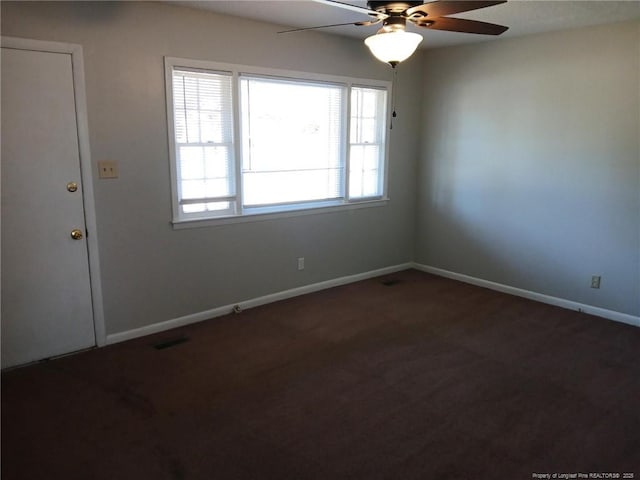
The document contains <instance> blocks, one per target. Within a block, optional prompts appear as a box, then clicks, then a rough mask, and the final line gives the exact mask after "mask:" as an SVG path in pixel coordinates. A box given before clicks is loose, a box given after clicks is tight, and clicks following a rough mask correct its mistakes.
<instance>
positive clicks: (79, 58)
mask: <svg viewBox="0 0 640 480" xmlns="http://www.w3.org/2000/svg"><path fill="white" fill-rule="evenodd" d="M0 46H2V47H7V48H14V49H17V50H32V51H40V52H51V53H66V54H70V55H71V66H72V75H73V92H74V99H75V111H76V123H77V130H78V151H79V155H80V175H81V179H82V200H83V202H84V215H85V225H86V228H87V232H88V234H87V236H86V240H87V251H88V260H89V282H90V285H89V288H90V290H91V303H92V308H93V327H94V332H95V333H94V334H95V343H96V346H98V347H101V346H103V345H106V328H105V322H104V308H103V302H102V281H101V277H100V257H99V254H98V229H97V221H96V211H95V201H94V194H93V169H92V165H91V150H90V144H89V123H88V115H87V95H86V90H85V82H84V57H83V53H82V46H81V45H78V44H73V43H61V42H49V41H43V40H33V39H28V38H18V37H5V36H3V37H0ZM0 169H1V160H0ZM0 175H1V173H0ZM0 222H1V220H0ZM1 228H2V225H1V223H0V229H1Z"/></svg>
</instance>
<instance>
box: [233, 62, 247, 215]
mask: <svg viewBox="0 0 640 480" xmlns="http://www.w3.org/2000/svg"><path fill="white" fill-rule="evenodd" d="M231 91H232V93H231V101H232V107H233V140H234V142H233V145H234V152H233V155H234V162H233V165H234V176H233V187H234V191H235V194H236V198H235V203H236V214H237V215H242V211H243V208H244V205H243V204H242V191H243V188H244V185H243V182H242V155H243V146H242V142H243V138H242V137H241V135H242V134H244V132H242V129H241V126H240V122H241V118H240V75H239V74H238V72H233V81H232V87H231Z"/></svg>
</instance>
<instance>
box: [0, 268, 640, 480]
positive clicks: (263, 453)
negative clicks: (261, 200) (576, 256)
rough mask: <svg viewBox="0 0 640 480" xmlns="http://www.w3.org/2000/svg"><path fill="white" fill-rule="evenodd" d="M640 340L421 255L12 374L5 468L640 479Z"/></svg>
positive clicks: (103, 475)
mask: <svg viewBox="0 0 640 480" xmlns="http://www.w3.org/2000/svg"><path fill="white" fill-rule="evenodd" d="M389 278H392V279H395V280H398V282H397V283H395V284H393V285H389V286H385V285H383V284H382V281H383V280H388V279H389ZM180 335H186V336H187V337H189V339H190V340H189V341H188V342H184V343H180V344H177V345H175V346H172V347H169V348H164V349H156V348H154V347H153V345H155V344H158V343H160V342H164V341H169V340H172V339H175V338H177V337H179V336H180ZM639 356H640V329H638V328H635V327H631V326H627V325H623V324H619V323H615V322H612V321H608V320H604V319H600V318H596V317H591V316H589V315H585V314H581V313H577V312H571V311H567V310H563V309H560V308H555V307H551V306H548V305H544V304H540V303H535V302H531V301H528V300H524V299H521V298H517V297H512V296H509V295H504V294H500V293H496V292H493V291H490V290H486V289H482V288H478V287H474V286H470V285H466V284H463V283H458V282H455V281H451V280H447V279H443V278H438V277H435V276H432V275H428V274H424V273H421V272H417V271H412V270H410V271H405V272H401V273H398V274H394V275H391V276H389V277H385V278H377V279H371V280H367V281H363V282H358V283H354V284H351V285H346V286H343V287H338V288H333V289H330V290H325V291H323V292H319V293H314V294H311V295H306V296H303V297H297V298H294V299H290V300H287V301H282V302H278V303H274V304H271V305H267V306H263V307H259V308H255V309H252V310H247V311H245V312H243V313H241V314H238V315H229V316H226V317H221V318H217V319H214V320H211V321H208V322H203V323H200V324H197V325H192V326H190V327H187V328H181V329H178V330H175V331H171V332H164V333H162V334H158V335H155V336H152V337H145V338H141V339H137V340H134V341H130V342H125V343H121V344H118V345H113V346H110V347H106V348H102V349H98V350H93V351H90V352H86V353H82V354H78V355H74V356H70V357H66V358H61V359H57V360H53V361H49V362H45V363H40V364H37V365H34V366H30V367H26V368H21V369H17V370H13V371H9V372H5V373H3V375H2V479H3V480H14V479H30V480H31V479H42V480H45V479H46V480H51V479H87V480H89V479H157V480H163V479H172V480H179V479H185V480H186V479H316V478H317V479H342V478H345V479H346V478H353V479H382V478H385V479H438V480H441V479H531V478H533V474H534V473H550V474H553V473H574V474H577V473H585V474H591V473H610V472H613V473H620V474H622V473H624V472H633V473H635V478H640V409H639V402H638V401H639V400H640V363H639V361H638V359H639ZM574 478H575V477H574ZM591 478H593V477H591ZM596 478H598V477H596ZM621 478H622V477H621Z"/></svg>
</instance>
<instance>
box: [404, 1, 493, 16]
mask: <svg viewBox="0 0 640 480" xmlns="http://www.w3.org/2000/svg"><path fill="white" fill-rule="evenodd" d="M501 3H506V0H503V1H497V2H485V1H466V2H463V1H456V0H441V1H435V2H429V3H424V4H422V5H418V6H417V7H412V8H409V9H407V13H406V15H407V17H411V16H412V15H414V14H416V13H418V14H420V13H422V14H425V15H427V16H429V17H443V16H445V15H453V14H454V13H462V12H469V11H471V10H478V9H479V8H485V7H492V6H493V5H500V4H501Z"/></svg>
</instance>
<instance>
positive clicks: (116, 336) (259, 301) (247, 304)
mask: <svg viewBox="0 0 640 480" xmlns="http://www.w3.org/2000/svg"><path fill="white" fill-rule="evenodd" d="M409 268H414V264H413V263H411V262H409V263H402V264H399V265H393V266H390V267H385V268H380V269H377V270H371V271H369V272H364V273H357V274H355V275H348V276H346V277H340V278H334V279H332V280H326V281H324V282H319V283H313V284H311V285H304V286H302V287H297V288H292V289H290V290H284V291H281V292H276V293H271V294H269V295H264V296H262V297H257V298H252V299H248V300H243V301H240V302H236V303H233V304H229V305H223V306H221V307H216V308H212V309H210V310H205V311H204V312H197V313H192V314H190V315H185V316H184V317H179V318H174V319H171V320H165V321H163V322H159V323H154V324H152V325H147V326H144V327H140V328H134V329H133V330H127V331H124V332H118V333H112V334H109V335H107V338H106V343H107V345H110V344H113V343H118V342H123V341H125V340H131V339H133V338H138V337H142V336H145V335H151V334H153V333H159V332H164V331H165V330H170V329H172V328H177V327H184V326H185V325H189V324H191V323H197V322H202V321H203V320H208V319H210V318H215V317H220V316H222V315H227V314H229V313H231V312H232V311H233V308H234V307H235V306H236V305H238V306H239V307H240V308H241V309H242V310H246V309H248V308H253V307H257V306H260V305H265V304H267V303H272V302H277V301H279V300H285V299H287V298H291V297H297V296H298V295H305V294H307V293H312V292H317V291H319V290H325V289H327V288H332V287H338V286H340V285H346V284H348V283H353V282H359V281H360V280H366V279H368V278H373V277H379V276H381V275H388V274H390V273H395V272H399V271H401V270H407V269H409Z"/></svg>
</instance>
